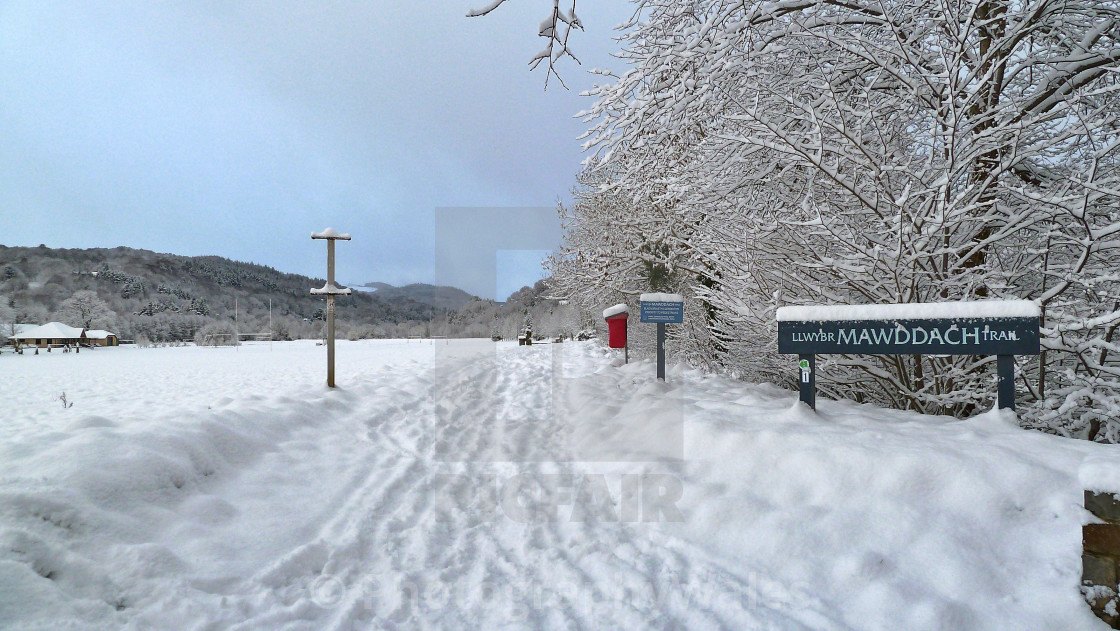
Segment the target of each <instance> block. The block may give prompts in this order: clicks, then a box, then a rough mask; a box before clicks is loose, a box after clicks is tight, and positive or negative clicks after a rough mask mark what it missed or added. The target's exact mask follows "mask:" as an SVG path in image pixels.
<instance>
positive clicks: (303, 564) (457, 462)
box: [0, 340, 1120, 631]
mask: <svg viewBox="0 0 1120 631" xmlns="http://www.w3.org/2000/svg"><path fill="white" fill-rule="evenodd" d="M323 353H324V349H322V347H315V346H314V345H313V344H312V343H304V342H301V343H289V344H275V345H274V347H273V350H271V351H270V350H269V345H267V344H256V345H255V344H249V345H244V346H241V347H237V348H218V349H207V348H175V349H146V350H142V349H97V350H96V351H91V352H90V353H81V354H80V355H77V356H74V355H73V354H67V355H62V354H57V355H54V356H48V355H45V354H44V355H40V356H26V355H25V356H22V357H20V356H4V357H0V384H2V385H0V388H4V389H5V392H4V394H9V395H11V396H10V397H9V400H18V401H19V402H20V405H18V406H15V407H14V408H12V409H11V410H10V412H9V413H8V414H6V415H5V416H4V417H3V418H2V419H0V432H2V433H3V435H4V437H5V439H4V440H3V441H0V550H3V551H4V553H3V554H0V626H10V627H13V628H66V627H69V628H83V629H87V628H92V629H117V628H138V629H139V628H240V629H274V628H291V629H323V628H327V629H346V628H363V629H364V628H544V629H562V628H572V627H582V628H650V627H654V628H660V627H675V628H734V629H748V628H757V629H767V628H773V629H813V630H830V629H836V630H850V629H891V630H893V629H907V630H908V631H909V630H927V629H928V630H940V629H992V630H1002V629H1053V630H1055V631H1057V630H1063V631H1065V630H1077V629H1086V630H1089V629H1097V628H1100V626H1099V621H1097V620H1096V619H1095V618H1094V617H1093V616H1092V614H1090V613H1089V610H1088V608H1087V607H1086V605H1085V604H1084V602H1083V600H1082V598H1081V594H1080V592H1079V590H1078V584H1079V579H1080V572H1081V558H1080V554H1081V550H1080V546H1081V525H1082V521H1083V518H1084V514H1085V513H1084V510H1083V509H1082V507H1081V502H1082V497H1081V492H1082V485H1083V481H1084V483H1085V484H1089V483H1091V482H1096V483H1105V482H1107V483H1111V481H1114V480H1115V473H1114V472H1115V471H1117V470H1120V455H1118V454H1117V453H1116V450H1115V448H1114V447H1111V446H1104V445H1096V444H1091V443H1087V442H1085V441H1075V440H1068V439H1062V438H1058V437H1054V436H1048V435H1043V434H1039V433H1034V432H1028V431H1024V430H1021V429H1019V428H1018V427H1016V426H1015V424H1014V418H1013V415H1011V414H1009V413H1007V412H1005V411H1004V412H1000V411H992V412H989V413H987V414H983V415H980V416H978V417H976V418H973V419H969V420H964V421H960V420H955V419H952V418H946V417H930V416H923V415H920V414H915V413H907V412H899V411H890V410H882V409H878V408H874V407H871V406H865V405H856V404H853V403H847V402H831V401H821V402H820V404H819V406H818V412H817V413H813V412H810V411H808V410H806V409H805V408H804V407H803V406H800V405H798V404H797V403H796V394H795V393H792V392H788V391H785V390H781V389H778V388H774V387H770V386H750V385H745V384H742V383H738V382H734V381H730V380H727V379H723V378H720V377H715V376H712V375H707V374H704V373H701V372H699V371H695V370H689V369H685V368H683V367H681V366H671V367H670V370H669V374H668V381H666V382H657V381H655V380H654V379H653V378H652V374H653V370H652V367H651V366H650V363H649V362H648V361H634V362H632V363H631V364H629V365H626V366H620V367H613V366H611V365H610V359H611V357H610V354H609V353H608V352H607V351H606V350H605V349H602V348H600V347H598V346H596V345H595V344H594V343H565V344H556V345H534V346H532V347H518V346H516V345H515V344H512V343H499V344H494V343H492V342H490V341H489V340H482V341H467V342H461V341H458V340H449V341H447V343H446V344H442V343H441V344H436V345H432V344H430V343H429V344H425V343H417V342H405V341H385V342H346V341H341V342H339V347H338V372H339V384H340V388H339V389H338V390H336V391H331V390H328V389H327V388H325V387H324V386H323V385H322V381H323V374H322V359H323ZM63 388H64V389H65V390H66V392H67V394H68V398H69V399H70V400H73V401H74V402H75V405H74V407H72V408H67V409H63V408H62V406H61V405H60V404H59V402H58V401H57V396H58V393H59V391H60V390H62V389H63ZM15 393H19V396H18V398H17V397H16V396H15Z"/></svg>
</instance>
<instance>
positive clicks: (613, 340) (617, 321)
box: [603, 304, 630, 359]
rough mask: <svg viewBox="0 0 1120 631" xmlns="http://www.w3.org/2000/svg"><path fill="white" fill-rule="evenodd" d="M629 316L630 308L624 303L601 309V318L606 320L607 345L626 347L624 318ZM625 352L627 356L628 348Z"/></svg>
mask: <svg viewBox="0 0 1120 631" xmlns="http://www.w3.org/2000/svg"><path fill="white" fill-rule="evenodd" d="M629 317H630V309H629V308H628V307H627V306H626V305H625V304H620V305H615V306H613V307H610V308H608V309H606V310H604V311H603V319H605V320H606V321H607V330H608V333H609V334H610V335H609V338H608V340H607V346H609V347H611V348H626V319H627V318H629ZM626 354H627V355H628V356H629V354H630V353H629V349H627V353H626ZM627 359H630V358H629V357H627Z"/></svg>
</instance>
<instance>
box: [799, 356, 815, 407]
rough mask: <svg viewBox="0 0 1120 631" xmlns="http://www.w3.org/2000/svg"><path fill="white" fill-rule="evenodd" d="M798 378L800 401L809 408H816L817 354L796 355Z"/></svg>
mask: <svg viewBox="0 0 1120 631" xmlns="http://www.w3.org/2000/svg"><path fill="white" fill-rule="evenodd" d="M798 359H799V360H800V361H799V362H798V373H799V374H798V379H797V382H798V384H800V386H801V387H800V390H801V402H802V403H805V404H807V405H808V406H809V408H810V409H813V410H815V409H817V356H816V355H814V354H813V353H801V355H799V356H798Z"/></svg>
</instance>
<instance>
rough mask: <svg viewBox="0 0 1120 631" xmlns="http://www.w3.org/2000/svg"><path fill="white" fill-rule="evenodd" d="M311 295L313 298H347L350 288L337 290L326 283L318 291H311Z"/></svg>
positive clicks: (334, 286)
mask: <svg viewBox="0 0 1120 631" xmlns="http://www.w3.org/2000/svg"><path fill="white" fill-rule="evenodd" d="M311 294H312V295H314V296H349V295H350V288H349V287H346V288H344V289H339V288H338V286H336V285H332V284H330V283H326V284H324V285H323V286H322V287H321V288H319V289H312V290H311Z"/></svg>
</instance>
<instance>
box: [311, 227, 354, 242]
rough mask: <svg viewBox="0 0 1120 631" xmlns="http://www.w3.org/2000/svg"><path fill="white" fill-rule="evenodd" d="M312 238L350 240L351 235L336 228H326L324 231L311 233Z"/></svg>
mask: <svg viewBox="0 0 1120 631" xmlns="http://www.w3.org/2000/svg"><path fill="white" fill-rule="evenodd" d="M311 238H312V239H342V240H344V241H349V240H350V235H348V234H343V233H340V232H338V231H337V230H335V229H334V228H327V229H326V230H324V231H322V232H312V233H311Z"/></svg>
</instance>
